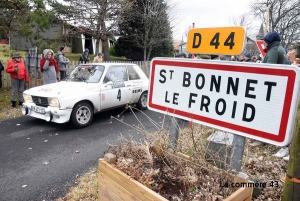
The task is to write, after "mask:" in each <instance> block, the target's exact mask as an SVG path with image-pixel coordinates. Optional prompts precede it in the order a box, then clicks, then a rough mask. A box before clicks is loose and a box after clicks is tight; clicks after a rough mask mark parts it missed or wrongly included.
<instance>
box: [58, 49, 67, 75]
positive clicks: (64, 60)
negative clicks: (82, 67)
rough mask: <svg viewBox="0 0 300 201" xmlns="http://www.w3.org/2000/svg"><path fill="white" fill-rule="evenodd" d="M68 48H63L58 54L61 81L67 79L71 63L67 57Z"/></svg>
mask: <svg viewBox="0 0 300 201" xmlns="http://www.w3.org/2000/svg"><path fill="white" fill-rule="evenodd" d="M66 50H67V49H66V47H61V48H60V49H59V51H58V52H57V65H58V69H59V74H60V80H64V79H65V77H66V71H67V65H68V64H69V63H70V61H69V59H68V58H67V57H65V52H66Z"/></svg>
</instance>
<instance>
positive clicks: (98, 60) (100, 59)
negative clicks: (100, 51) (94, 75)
mask: <svg viewBox="0 0 300 201" xmlns="http://www.w3.org/2000/svg"><path fill="white" fill-rule="evenodd" d="M102 61H103V58H102V56H96V57H95V58H94V61H93V62H94V63H101V62H102Z"/></svg>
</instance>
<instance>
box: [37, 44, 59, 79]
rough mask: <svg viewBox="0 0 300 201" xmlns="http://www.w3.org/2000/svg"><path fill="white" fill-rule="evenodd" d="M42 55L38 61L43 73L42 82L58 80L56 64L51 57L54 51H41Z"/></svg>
mask: <svg viewBox="0 0 300 201" xmlns="http://www.w3.org/2000/svg"><path fill="white" fill-rule="evenodd" d="M43 54H44V57H43V58H42V59H41V61H40V69H41V72H42V73H43V82H44V84H51V83H56V82H57V80H58V72H59V70H58V66H57V63H56V60H55V59H54V58H53V55H54V52H53V51H52V50H51V49H45V50H44V51H43Z"/></svg>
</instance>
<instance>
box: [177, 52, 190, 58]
mask: <svg viewBox="0 0 300 201" xmlns="http://www.w3.org/2000/svg"><path fill="white" fill-rule="evenodd" d="M175 57H183V58H186V57H187V55H186V54H185V53H184V52H181V53H177V54H176V55H175Z"/></svg>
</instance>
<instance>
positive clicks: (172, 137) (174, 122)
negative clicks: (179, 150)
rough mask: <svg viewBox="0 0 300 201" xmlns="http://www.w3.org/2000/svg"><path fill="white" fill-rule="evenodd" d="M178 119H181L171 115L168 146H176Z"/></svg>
mask: <svg viewBox="0 0 300 201" xmlns="http://www.w3.org/2000/svg"><path fill="white" fill-rule="evenodd" d="M179 121H181V120H180V119H178V118H176V117H171V125H170V129H169V132H170V134H169V143H168V147H171V148H174V147H176V146H177V141H178V136H179V124H178V122H179Z"/></svg>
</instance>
